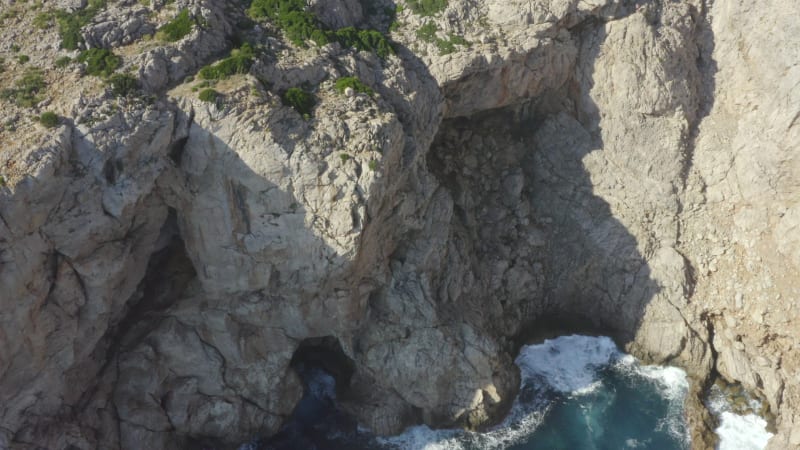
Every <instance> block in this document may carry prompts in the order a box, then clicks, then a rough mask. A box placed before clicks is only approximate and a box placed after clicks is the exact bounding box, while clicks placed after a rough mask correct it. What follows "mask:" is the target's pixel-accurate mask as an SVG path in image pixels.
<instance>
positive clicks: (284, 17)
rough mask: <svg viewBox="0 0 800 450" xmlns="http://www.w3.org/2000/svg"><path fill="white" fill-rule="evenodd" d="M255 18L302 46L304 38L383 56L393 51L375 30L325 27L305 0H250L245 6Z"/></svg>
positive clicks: (318, 43)
mask: <svg viewBox="0 0 800 450" xmlns="http://www.w3.org/2000/svg"><path fill="white" fill-rule="evenodd" d="M247 13H248V14H249V15H250V17H252V18H254V19H260V18H268V19H270V20H272V21H273V22H274V23H275V25H277V26H278V27H279V28H280V29H281V30H283V32H284V34H285V35H286V38H287V39H289V41H291V42H292V43H293V44H294V45H297V46H299V47H302V46H305V44H306V42H307V41H309V40H310V41H313V42H314V43H315V44H317V45H325V44H328V43H330V42H332V41H337V42H339V43H340V44H342V46H344V47H355V48H356V49H358V50H366V51H374V52H375V53H377V54H378V56H380V57H382V58H384V57H386V56H387V55H389V54H391V53H393V50H392V47H391V45H389V41H387V40H386V37H384V36H383V35H382V34H381V33H379V32H378V31H375V30H357V29H355V28H353V27H347V28H341V29H339V30H336V31H330V30H325V29H324V28H323V27H322V24H320V23H319V21H318V20H317V18H316V17H315V16H314V15H313V14H311V13H310V12H308V11H306V2H305V1H304V0H253V2H252V3H251V5H250V8H249V9H248V10H247Z"/></svg>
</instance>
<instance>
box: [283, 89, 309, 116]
mask: <svg viewBox="0 0 800 450" xmlns="http://www.w3.org/2000/svg"><path fill="white" fill-rule="evenodd" d="M282 98H283V104H284V105H286V106H291V107H292V108H294V109H295V110H296V111H297V112H299V113H300V114H302V115H304V116H305V115H306V114H308V115H311V109H312V108H314V105H316V104H317V101H316V100H314V96H313V95H312V94H311V93H310V92H306V91H304V90H302V89H300V88H296V87H293V88H289V89H287V90H286V92H285V93H284V94H283V97H282Z"/></svg>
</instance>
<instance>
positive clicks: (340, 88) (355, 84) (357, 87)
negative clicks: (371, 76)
mask: <svg viewBox="0 0 800 450" xmlns="http://www.w3.org/2000/svg"><path fill="white" fill-rule="evenodd" d="M334 87H335V88H336V92H338V93H340V94H343V93H344V90H345V89H347V88H353V90H354V91H356V92H363V93H365V94H367V95H372V94H374V93H375V91H373V90H372V88H370V87H369V86H367V85H366V84H364V83H362V82H361V80H359V79H358V78H356V77H342V78H339V79H338V80H336V85H335V86H334Z"/></svg>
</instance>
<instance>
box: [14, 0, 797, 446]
mask: <svg viewBox="0 0 800 450" xmlns="http://www.w3.org/2000/svg"><path fill="white" fill-rule="evenodd" d="M245 3H246V2H240V1H234V0H230V1H212V0H176V1H174V2H163V1H159V0H152V1H142V2H130V1H117V0H109V1H108V2H105V3H103V2H97V3H94V2H92V3H91V5H90V7H89V8H90V10H91V11H93V15H92V14H88V13H85V11H86V10H82V9H81V8H82V7H83V4H82V3H81V2H77V1H71V0H61V1H57V2H44V4H43V7H42V9H41V10H36V9H33V8H32V7H29V6H28V5H27V4H25V3H8V2H6V3H4V4H3V5H2V6H0V10H2V11H3V16H2V17H3V19H2V20H3V22H2V26H0V53H1V54H2V56H3V63H2V67H3V70H0V85H2V86H4V87H6V86H8V87H9V89H6V90H5V91H4V93H3V95H2V97H3V99H2V100H0V116H1V118H2V119H3V120H2V125H0V448H2V449H5V448H11V449H39V448H47V449H76V448H77V449H94V448H103V449H112V450H113V449H134V448H142V449H144V448H148V449H168V448H235V447H236V446H237V445H238V444H241V443H242V442H247V441H249V440H251V439H253V438H254V437H268V436H270V435H272V434H274V433H276V432H277V431H278V430H279V429H280V427H281V426H282V425H283V423H284V421H285V420H286V419H287V417H288V416H289V415H290V414H291V413H292V411H293V409H294V408H295V406H296V405H297V403H298V401H299V400H300V399H301V397H302V396H303V379H302V376H304V375H303V371H304V370H306V369H305V368H306V367H307V366H315V367H321V368H323V369H325V370H327V371H329V372H330V373H331V374H332V375H333V376H334V377H335V378H336V379H337V391H338V392H337V394H338V395H337V398H338V399H339V401H340V402H341V405H340V406H341V408H342V409H344V410H345V411H347V412H349V413H350V414H352V416H353V417H354V418H355V419H357V420H358V422H359V423H360V424H362V425H364V426H367V427H369V428H371V429H372V430H374V431H375V432H377V433H380V434H393V433H398V432H400V431H401V430H402V429H403V428H404V427H407V426H409V425H413V424H420V423H424V424H428V425H431V426H434V427H452V426H457V427H464V428H469V429H482V428H485V427H487V426H489V425H492V424H494V423H497V422H498V421H499V420H501V419H502V417H503V416H504V414H505V413H506V412H507V410H508V407H509V406H510V402H511V401H512V400H513V398H514V396H515V395H516V391H517V389H518V387H519V374H518V370H517V368H516V366H515V365H514V364H513V359H514V356H515V354H516V351H517V350H518V349H519V346H520V344H521V343H523V342H525V341H526V340H527V339H530V338H531V337H532V336H540V335H543V334H546V333H547V332H548V330H550V329H558V330H561V331H565V332H577V331H591V332H600V333H604V334H608V335H610V336H612V337H614V339H615V340H616V341H617V342H618V343H619V344H620V345H621V346H623V347H624V348H625V349H626V350H627V351H629V352H631V353H632V354H634V355H635V356H637V357H639V358H641V359H643V360H644V361H647V362H654V363H659V364H672V365H678V366H680V367H683V368H685V369H686V370H687V372H688V373H689V374H690V377H691V379H692V390H691V394H690V395H689V397H688V399H687V411H688V413H687V417H688V420H689V424H690V429H691V434H692V446H693V448H696V449H705V448H713V446H714V437H713V433H711V432H710V430H711V429H712V428H713V427H714V423H713V420H712V418H711V416H710V415H709V413H708V412H707V411H706V410H705V409H704V407H703V405H702V403H701V400H702V398H703V395H704V393H705V390H706V388H707V387H708V385H709V383H710V382H711V381H713V379H714V378H715V377H722V378H724V379H726V380H728V381H732V382H733V381H735V382H739V383H741V384H742V385H743V386H744V387H745V388H746V389H747V390H749V391H751V392H753V393H754V394H756V395H758V396H759V397H761V398H763V400H764V401H765V402H766V404H768V405H769V411H770V415H769V416H770V421H771V426H774V429H775V431H776V435H775V436H774V437H773V438H772V439H771V441H770V443H769V448H770V449H788V448H798V447H800V376H798V373H800V351H798V349H800V328H798V327H797V323H798V320H800V306H798V305H799V304H798V302H799V301H800V153H798V152H797V148H798V145H800V122H799V121H798V117H800V89H798V86H800V65H798V64H797V61H800V39H798V36H800V22H798V21H797V20H796V18H797V17H798V16H800V4H798V3H797V2H791V1H784V0H766V1H763V2H759V3H758V5H757V6H754V5H753V2H750V1H746V0H684V1H680V2H678V1H670V0H641V1H635V0H588V1H578V0H480V1H472V0H470V1H467V0H449V1H448V2H446V7H445V8H444V9H442V10H441V11H438V12H435V13H433V14H432V15H424V16H423V15H420V14H418V13H419V12H420V11H415V10H414V8H411V7H410V6H411V5H406V4H405V3H403V2H402V1H400V0H398V1H397V3H396V4H395V3H394V2H391V1H388V0H386V1H382V0H375V1H366V0H365V1H363V2H359V1H357V0H331V1H323V0H319V1H314V2H311V3H312V4H311V5H310V6H308V9H307V13H308V14H309V17H316V19H315V20H317V21H318V22H315V23H316V25H314V26H316V27H319V29H328V30H334V29H337V28H343V27H348V26H356V27H357V28H359V29H374V30H377V31H378V32H380V33H383V34H384V35H385V36H387V38H388V39H390V40H391V41H392V45H393V48H394V53H392V54H389V55H387V56H386V57H385V58H381V57H379V56H378V55H377V54H376V53H374V52H372V51H370V50H369V48H367V47H368V46H367V47H362V49H361V51H359V50H358V49H357V48H353V47H351V46H350V44H352V42H349V41H345V40H344V39H339V40H338V41H336V39H329V40H331V41H336V42H331V43H328V44H326V45H324V46H319V45H317V44H315V43H314V42H312V41H311V40H308V41H307V45H305V46H298V45H297V42H295V43H293V42H292V41H293V39H290V38H289V37H288V35H289V30H282V29H281V28H280V27H279V25H280V24H279V23H277V22H280V20H277V21H276V22H275V23H273V21H272V20H271V19H269V18H259V17H255V18H251V17H248V15H247V12H246V11H247V5H246V4H245ZM98 5H99V6H98ZM399 6H404V8H399ZM92 8H93V9H92ZM56 10H60V11H61V12H59V13H56V12H55V11H56ZM184 10H185V11H188V16H186V14H184V16H183V17H188V18H189V19H190V20H189V24H188V28H187V30H186V33H185V34H183V35H182V36H177V40H175V39H171V38H170V39H167V38H165V37H164V33H163V32H160V33H158V32H157V31H158V30H160V29H162V28H161V27H163V26H164V25H165V24H167V23H168V22H171V21H173V19H174V18H175V17H177V16H178V15H179V13H180V12H181V11H184ZM81 11H84V13H81ZM47 14H50V15H49V16H48V15H47ZM81 14H83V15H81ZM67 16H69V17H78V16H80V17H81V20H77V19H75V20H76V21H77V22H75V23H77V24H78V25H80V27H79V28H78V29H77V33H78V35H79V36H80V39H78V41H77V42H78V50H74V51H73V50H65V49H60V47H61V45H62V37H63V36H64V30H65V28H67V27H66V24H67V22H68V21H66V20H64V19H63V18H64V17H67ZM175 20H177V19H175ZM42 23H43V24H44V26H41V25H42ZM59 24H60V26H59ZM73 25H75V24H73ZM59 29H61V34H59ZM420 29H423V30H431V29H433V30H435V33H434V35H433V36H431V35H426V34H424V33H420V32H418V31H417V30H420ZM329 33H332V32H329ZM330 35H331V36H333V34H330ZM65 39H66V38H65ZM64 42H66V41H64ZM245 43H247V44H249V48H250V49H252V51H253V55H252V57H249V56H247V58H249V59H246V61H245V63H243V64H240V65H239V66H238V67H237V68H236V69H235V70H234V71H233V72H235V73H232V74H229V75H228V76H223V77H222V79H219V80H203V79H202V74H203V71H200V72H199V73H198V70H199V69H200V68H201V67H204V66H206V65H209V64H215V63H218V62H219V61H222V60H224V59H225V58H227V57H228V56H229V54H230V53H231V50H233V49H236V48H240V47H241V48H242V50H241V51H239V53H235V54H234V59H235V57H236V55H239V56H241V55H247V51H248V50H247V48H248V47H243V45H244V44H245ZM353 45H354V46H355V47H358V46H359V45H361V44H353ZM87 48H105V49H108V50H110V51H112V52H114V53H115V54H116V55H117V56H118V57H119V58H120V61H121V66H120V67H119V68H118V69H117V71H118V73H120V74H122V73H127V74H128V75H129V76H130V77H131V78H132V79H133V80H135V86H134V87H132V88H131V89H130V90H129V92H127V95H125V94H126V93H125V92H121V91H120V89H118V85H116V84H114V83H113V82H106V81H104V80H103V79H101V78H99V77H96V76H92V75H89V72H90V68H89V67H88V66H87V65H86V64H82V63H79V62H77V61H76V59H75V57H76V56H77V55H78V54H79V52H80V51H82V50H85V49H87ZM21 54H25V55H26V56H28V57H29V58H27V59H28V61H24V59H25V58H21V57H19V55H21ZM65 56H66V57H70V58H71V59H70V61H67V62H66V63H64V61H66V60H63V57H65ZM57 60H59V63H56V61H57ZM228 61H229V62H230V61H232V60H228ZM33 67H38V68H40V69H41V72H39V73H38V75H37V76H41V82H42V85H41V86H34V87H33V88H30V87H31V86H33V85H32V84H31V82H32V81H31V80H34V81H35V79H34V78H31V77H32V76H34V75H35V74H33V75H32V72H31V68H33ZM112 70H113V69H112ZM26 74H27V76H28V78H26V80H27V83H28V84H27V85H26V86H28V88H25V87H24V86H23V84H20V83H23V81H22V80H23V77H25V76H26ZM343 77H357V78H358V79H360V81H361V82H362V83H363V84H364V85H366V86H368V87H369V88H370V89H371V90H372V91H374V92H371V93H370V92H359V89H353V88H352V87H349V88H347V89H344V90H342V89H341V87H339V88H338V89H337V85H336V81H337V80H338V79H340V78H343ZM207 78H208V77H207ZM112 81H113V79H112ZM117 81H118V80H117ZM34 84H35V83H34ZM111 86H114V89H112V88H111ZM294 87H299V88H302V89H304V90H306V91H307V92H310V93H311V94H312V95H313V97H314V100H315V106H314V107H313V109H312V110H311V111H310V113H308V112H306V113H305V114H301V113H298V112H297V111H296V110H295V109H294V108H293V107H292V106H290V105H288V104H287V103H289V102H288V101H286V97H285V96H283V94H284V92H286V91H287V90H288V89H289V88H294ZM29 88H30V89H29ZM25 89H28V90H27V91H26V90H25ZM204 89H214V92H211V93H205V95H204V96H202V98H204V99H205V100H211V101H204V100H201V99H200V98H199V97H198V93H199V92H198V91H203V90H204ZM360 90H365V89H360ZM26 93H27V94H26ZM28 94H30V96H33V100H35V101H33V100H31V101H24V98H26V97H24V96H25V95H28ZM21 99H22V100H21ZM29 100H30V99H29ZM46 111H52V112H55V113H56V114H57V115H58V118H59V119H58V123H57V124H56V125H55V126H54V127H50V128H48V127H45V126H44V125H43V123H40V122H39V121H38V120H37V118H38V117H39V115H40V114H41V113H43V112H46ZM42 122H44V121H42Z"/></svg>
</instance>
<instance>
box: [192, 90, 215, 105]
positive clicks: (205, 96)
mask: <svg viewBox="0 0 800 450" xmlns="http://www.w3.org/2000/svg"><path fill="white" fill-rule="evenodd" d="M197 98H199V99H200V100H202V101H204V102H209V103H216V101H217V98H219V92H217V91H215V90H214V89H203V90H202V91H200V93H199V94H198V95H197Z"/></svg>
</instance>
